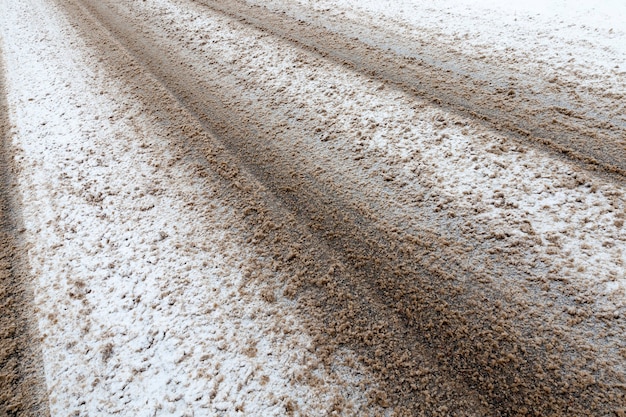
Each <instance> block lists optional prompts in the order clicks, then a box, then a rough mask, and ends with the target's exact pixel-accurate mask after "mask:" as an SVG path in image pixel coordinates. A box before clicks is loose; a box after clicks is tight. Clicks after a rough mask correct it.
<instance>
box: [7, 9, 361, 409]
mask: <svg viewBox="0 0 626 417" xmlns="http://www.w3.org/2000/svg"><path fill="white" fill-rule="evenodd" d="M43 22H45V24H42V23H43ZM0 36H1V38H2V40H3V42H4V44H3V45H2V50H3V51H4V54H5V62H6V68H7V86H8V102H9V106H10V109H11V113H10V119H11V122H12V137H13V144H14V146H15V149H16V155H15V162H16V165H17V166H18V167H19V171H18V175H17V182H18V188H19V191H20V193H21V197H22V199H23V213H22V214H23V217H24V224H25V228H26V230H25V232H24V233H25V241H26V242H27V244H28V254H29V263H30V267H31V274H32V277H33V279H34V280H35V281H34V291H35V299H36V313H37V316H38V318H39V328H40V332H41V337H42V350H43V359H44V364H45V375H46V382H47V385H48V389H49V399H50V409H51V413H52V415H53V416H67V415H104V414H107V415H108V414H119V415H128V416H153V415H168V416H169V415H172V416H183V415H184V416H191V415H222V414H224V415H263V416H268V415H284V414H285V411H286V409H288V408H292V409H299V410H300V412H302V413H303V414H307V415H320V416H321V415H328V413H329V409H330V408H331V407H332V404H333V399H334V398H335V396H337V395H341V396H343V397H348V398H352V400H353V402H354V405H355V406H358V405H359V404H361V403H363V402H364V401H365V397H364V395H363V393H360V392H359V391H358V389H356V388H354V387H353V386H352V383H353V382H354V381H355V379H354V378H357V379H358V377H359V373H358V371H355V372H356V373H355V374H354V375H347V374H346V375H343V376H341V377H340V376H337V375H328V374H327V373H326V372H325V371H324V369H323V368H322V367H321V366H319V364H318V362H317V359H316V357H315V355H314V353H312V346H311V341H310V340H309V339H308V337H307V335H306V334H303V333H302V331H301V329H300V327H299V325H298V323H297V321H296V320H295V318H294V316H293V314H291V313H290V310H289V306H282V307H280V308H279V307H277V305H276V304H274V305H270V304H268V303H266V302H264V301H263V300H261V299H259V298H257V297H258V295H256V294H253V295H250V294H247V293H246V292H245V291H244V292H242V291H241V288H240V287H241V286H242V284H243V277H242V271H243V270H244V269H245V265H246V264H247V263H248V262H250V260H252V259H254V257H255V253H254V249H253V248H250V247H249V245H247V244H246V243H245V242H243V241H242V240H241V238H240V237H239V236H238V233H237V229H236V227H234V226H233V225H232V222H233V218H232V216H231V211H230V209H229V207H228V206H226V205H224V204H223V202H220V201H217V200H216V199H215V198H214V197H213V194H214V191H213V187H214V184H211V183H210V182H208V181H207V180H206V179H203V178H200V177H199V176H198V175H197V174H196V173H195V172H194V170H193V169H192V168H191V167H189V166H187V165H186V164H185V163H184V162H182V161H180V160H179V158H176V155H175V154H174V153H175V151H173V150H172V148H171V145H170V144H169V143H168V142H167V139H166V133H167V132H166V130H165V128H159V127H157V126H154V123H153V121H151V120H150V119H149V118H148V116H145V115H143V114H142V109H141V107H140V105H139V104H138V103H135V102H133V99H132V97H128V96H125V95H123V94H122V93H120V91H119V89H118V88H117V87H116V81H115V80H112V79H109V78H107V76H106V74H105V73H104V72H103V71H102V70H101V69H100V68H98V67H97V66H95V63H96V62H97V57H96V56H93V55H90V53H89V51H84V50H81V49H83V48H84V46H83V45H82V44H81V41H80V39H78V38H77V36H76V34H75V32H74V31H73V30H72V29H71V28H70V27H69V25H68V24H67V23H66V21H65V20H64V19H63V17H62V16H61V15H60V14H59V12H58V11H57V9H55V7H54V6H53V5H51V4H50V2H47V1H44V0H31V1H26V2H3V3H2V6H1V7H0ZM298 375H310V376H311V377H313V378H314V379H315V380H316V381H317V383H316V386H313V385H307V383H306V379H305V382H302V378H298ZM297 381H300V382H297Z"/></svg>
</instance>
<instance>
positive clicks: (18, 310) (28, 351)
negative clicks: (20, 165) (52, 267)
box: [0, 49, 49, 416]
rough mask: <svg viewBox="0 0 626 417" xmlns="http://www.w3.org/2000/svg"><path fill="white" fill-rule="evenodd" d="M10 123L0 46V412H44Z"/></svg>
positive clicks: (45, 408) (13, 414) (7, 414)
mask: <svg viewBox="0 0 626 417" xmlns="http://www.w3.org/2000/svg"><path fill="white" fill-rule="evenodd" d="M9 130H10V123H9V119H8V107H7V102H6V94H5V87H4V66H3V59H2V50H1V49H0V310H1V311H2V315H0V415H2V416H47V415H49V411H48V407H47V399H46V396H45V388H44V386H45V384H44V383H43V380H44V379H43V366H42V360H41V354H40V352H39V350H38V337H37V334H38V331H37V326H36V321H35V320H34V318H33V317H32V311H33V308H34V306H33V303H32V294H31V288H30V279H29V278H30V277H29V276H28V275H27V274H25V273H24V272H23V271H25V270H26V268H24V266H23V265H22V262H23V259H26V257H25V255H24V253H23V251H22V249H21V247H20V237H19V233H20V232H19V231H20V230H21V229H22V227H21V226H20V225H21V220H20V214H19V213H20V211H19V210H20V209H19V205H18V204H17V202H16V199H15V196H14V194H13V191H12V189H13V172H14V170H15V167H13V164H12V158H11V155H12V151H11V145H10V133H9Z"/></svg>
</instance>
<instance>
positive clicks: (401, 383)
mask: <svg viewBox="0 0 626 417" xmlns="http://www.w3.org/2000/svg"><path fill="white" fill-rule="evenodd" d="M116 7H117V5H116V4H115V2H95V1H89V0H85V1H78V0H75V1H70V2H68V3H66V4H65V8H66V11H67V14H68V16H69V17H70V19H71V20H72V21H73V22H74V24H75V26H76V27H77V28H78V29H79V31H81V33H82V34H83V35H84V37H85V39H86V40H87V42H88V44H90V45H91V46H93V47H94V48H98V50H99V51H100V52H101V56H102V57H103V62H105V64H106V65H107V67H108V70H109V71H111V72H112V74H114V75H115V76H116V77H118V78H120V79H123V80H124V82H125V84H126V85H127V88H128V89H129V90H130V91H133V92H134V94H136V95H137V96H138V97H139V98H141V99H142V101H143V102H144V103H145V105H146V107H147V108H148V109H150V111H153V112H154V113H155V114H162V117H163V120H164V123H167V124H168V125H174V126H178V129H179V131H180V138H179V139H178V143H179V144H180V146H181V147H184V148H187V149H190V150H191V152H192V154H194V155H195V157H196V158H197V159H198V165H199V166H200V167H202V169H206V170H210V171H212V172H216V173H218V175H220V177H221V181H223V185H224V186H223V190H224V191H223V192H224V198H226V199H228V200H229V201H231V202H236V203H234V204H236V205H237V208H238V209H239V211H240V213H241V215H242V222H243V223H244V224H246V225H247V226H248V228H249V234H250V236H249V238H250V239H251V240H252V241H255V242H256V243H257V244H258V245H259V247H262V248H265V249H264V250H265V251H266V254H267V259H270V260H271V263H272V264H274V265H275V267H276V268H280V269H282V270H285V271H288V272H289V273H290V275H291V276H292V277H293V278H292V280H290V281H289V282H284V283H282V285H280V286H278V287H277V288H276V293H277V294H279V295H282V296H285V297H287V298H290V299H293V300H294V301H296V302H297V303H298V306H299V308H300V309H301V311H302V315H303V317H305V318H306V321H307V323H308V326H309V329H310V332H311V333H312V334H313V335H315V337H316V341H317V349H318V350H319V351H320V352H322V353H323V352H326V355H327V358H328V360H329V361H330V358H332V353H333V352H334V351H336V350H337V349H339V348H349V349H351V350H353V351H355V352H356V353H357V354H358V355H359V357H360V360H361V361H362V362H363V363H364V364H366V365H367V366H368V367H369V368H370V369H372V371H373V373H374V374H376V375H377V376H378V377H379V379H380V382H381V386H382V387H383V391H381V392H380V393H378V394H376V395H375V396H374V397H373V398H372V401H374V402H376V403H378V404H379V405H382V406H393V407H395V408H396V410H398V411H399V414H406V415H414V414H418V413H420V412H427V413H429V414H439V415H473V414H478V415H513V414H527V415H528V414H534V415H546V414H562V415H566V414H568V413H570V414H572V413H573V414H579V415H586V414H594V413H599V412H602V411H606V410H614V409H615V407H617V406H618V405H619V404H620V403H621V402H622V401H623V393H622V392H621V391H620V388H619V387H617V386H615V385H611V384H610V383H608V382H606V381H611V380H612V379H613V375H611V374H610V373H611V370H610V369H609V370H608V371H609V372H608V374H609V376H608V377H607V380H606V381H605V380H603V381H599V382H594V383H592V384H590V383H587V382H585V380H584V379H581V378H579V376H580V375H581V374H582V373H585V372H587V369H588V368H590V367H593V366H597V364H595V363H591V364H590V363H589V362H588V361H589V360H590V356H589V353H588V352H583V351H581V350H579V348H578V347H577V346H576V345H575V343H574V341H573V340H572V339H568V337H567V335H565V336H564V337H563V338H560V336H561V335H559V337H555V335H554V334H553V335H552V336H551V337H550V336H549V333H550V331H551V330H553V329H551V328H544V329H543V330H541V331H539V333H541V334H542V335H543V336H545V337H546V338H547V339H548V340H550V342H549V344H537V343H535V342H534V334H533V330H535V329H536V325H537V324H538V323H537V319H536V318H528V316H527V315H526V314H525V313H524V308H525V306H524V305H523V304H521V303H520V302H519V300H518V299H517V298H516V297H517V295H516V294H509V293H503V292H502V291H500V289H498V288H497V287H495V286H493V287H492V286H490V285H488V283H489V282H490V277H491V276H494V275H497V274H498V273H501V272H507V273H512V271H511V269H510V267H507V268H509V269H506V268H505V267H504V266H503V267H502V268H503V269H498V267H497V266H494V267H493V269H490V268H486V269H485V268H483V269H480V268H476V267H475V266H472V265H471V264H470V266H467V263H466V262H465V260H464V259H463V256H464V255H463V250H464V249H466V248H464V247H463V246H461V245H456V244H455V243H454V242H450V241H449V240H446V239H443V238H441V237H440V236H438V235H437V233H433V232H429V231H426V230H421V231H419V233H418V232H413V233H409V232H407V231H406V230H402V229H401V228H399V227H397V226H396V225H394V224H391V223H386V222H385V220H384V219H383V220H381V219H380V218H379V216H378V215H377V213H376V212H375V211H373V210H372V206H371V205H368V204H365V203H364V202H363V201H359V199H358V194H355V192H353V191H350V190H346V187H344V186H342V184H341V183H338V182H337V181H330V180H329V179H328V176H325V174H323V173H322V172H320V171H319V170H318V169H317V168H316V167H315V166H314V165H315V164H312V163H310V161H309V162H307V160H306V158H307V157H306V156H304V157H303V156H302V155H296V154H287V153H285V151H284V149H282V148H281V147H280V146H279V145H277V144H275V143H273V140H272V138H273V136H274V135H275V132H276V127H277V126H275V125H272V124H271V123H270V122H268V121H267V120H266V121H265V122H263V121H262V120H258V119H255V118H254V117H253V116H251V114H250V113H249V112H250V110H248V111H245V110H243V104H242V103H241V102H236V101H235V100H234V99H233V97H232V94H233V91H235V90H228V89H226V88H225V87H224V86H223V85H215V84H211V83H209V82H208V81H207V80H205V79H203V78H202V77H198V75H197V74H196V73H195V72H194V70H193V68H191V67H190V66H188V65H186V62H185V60H184V59H182V57H181V56H179V55H178V51H176V50H168V49H167V48H166V47H165V46H164V44H162V43H161V41H162V39H158V38H154V37H152V34H151V33H150V32H149V29H148V28H142V27H141V26H140V25H139V24H137V22H139V21H140V19H139V18H137V20H133V19H131V18H130V17H128V16H125V15H124V14H123V13H119V10H118V9H117V8H116ZM152 77H154V78H152ZM146 79H152V82H151V83H146ZM181 107H182V108H184V109H185V110H186V112H188V114H189V115H191V116H192V117H193V118H194V119H195V120H196V122H197V123H198V124H199V126H201V128H199V129H198V128H197V127H192V126H189V125H188V123H187V122H186V121H185V120H186V119H185V117H188V116H185V115H178V114H177V112H180V108H181ZM253 110H254V109H253ZM270 121H271V120H270ZM300 133H302V132H300ZM303 158H304V159H303ZM346 181H347V180H346ZM513 272H515V271H513ZM517 273H520V272H519V271H517ZM251 279H264V278H263V277H258V276H254V274H252V276H251ZM481 282H483V283H484V284H479V283H481ZM496 301H498V302H497V303H496ZM542 308H547V307H542ZM566 356H567V357H568V359H567V360H564V358H565V357H566ZM555 360H556V363H558V366H552V365H553V364H554V363H555ZM591 360H592V362H593V359H591ZM329 366H332V363H329Z"/></svg>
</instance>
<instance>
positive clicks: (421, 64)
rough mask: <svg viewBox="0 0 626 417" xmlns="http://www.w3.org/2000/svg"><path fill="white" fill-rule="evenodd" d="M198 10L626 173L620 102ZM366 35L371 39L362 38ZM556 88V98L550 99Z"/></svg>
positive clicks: (380, 39)
mask: <svg viewBox="0 0 626 417" xmlns="http://www.w3.org/2000/svg"><path fill="white" fill-rule="evenodd" d="M197 3H199V4H202V5H204V6H206V7H207V8H209V9H210V10H213V11H215V12H219V13H223V14H225V15H227V16H230V17H232V18H234V19H237V20H240V21H242V22H245V23H246V24H248V25H252V26H254V27H256V28H258V29H259V30H262V31H264V32H267V33H270V34H272V35H273V36H277V37H279V38H281V39H284V40H287V41H289V42H291V43H292V44H294V45H295V46H296V47H298V48H304V49H306V50H309V51H312V52H315V53H317V54H319V55H320V56H323V57H324V58H326V59H330V60H333V61H334V62H337V63H339V64H342V65H345V66H346V67H348V68H349V69H350V70H353V71H357V72H359V73H361V74H365V75H367V76H371V77H373V78H375V79H378V80H382V81H385V82H388V83H389V85H390V86H392V87H394V88H397V89H399V90H402V91H405V92H408V93H411V94H414V95H415V96H416V97H419V98H423V99H426V100H428V101H430V102H432V103H435V104H436V105H437V106H439V107H441V108H443V109H446V110H447V111H452V112H455V113H458V114H460V115H463V116H468V117H472V118H474V119H475V120H477V121H481V122H482V123H483V124H484V125H485V126H487V127H489V128H491V129H494V130H496V131H498V132H501V133H503V134H505V135H508V136H511V137H514V138H516V139H518V140H520V141H521V142H523V143H526V144H529V145H535V146H539V147H541V148H543V149H551V150H552V151H553V152H555V153H556V154H557V155H564V156H566V157H568V158H570V159H571V160H574V161H578V162H579V163H582V164H583V166H585V167H587V168H592V169H597V170H600V171H604V172H607V173H610V174H617V177H616V178H619V179H620V180H623V176H624V175H625V174H626V146H625V145H626V144H625V143H624V139H623V138H624V137H625V135H626V121H625V120H624V119H623V118H619V117H615V116H612V115H611V114H610V113H611V112H612V110H613V109H615V108H616V106H617V105H620V106H623V102H624V100H623V97H622V98H621V99H619V98H618V99H616V98H615V97H612V96H611V97H599V96H598V97H596V98H595V99H594V102H593V103H591V102H584V101H582V100H581V99H580V97H579V93H581V91H582V90H584V88H582V87H580V86H572V85H570V84H568V83H566V82H563V83H560V82H559V81H558V80H556V79H551V80H542V79H535V80H531V79H529V78H528V77H527V76H524V75H523V74H521V73H517V72H514V71H513V72H510V71H509V72H507V73H506V74H505V73H503V71H504V69H503V68H494V67H492V66H490V65H489V64H486V63H481V62H472V60H470V59H468V61H467V62H464V63H463V65H465V66H467V68H461V65H455V63H454V62H453V63H450V62H449V61H444V60H442V59H441V58H440V57H438V55H437V54H438V53H441V51H437V47H436V45H431V46H429V47H428V48H422V50H421V51H419V52H407V53H406V55H405V54H403V53H401V52H396V51H403V50H412V48H413V46H412V45H407V44H405V43H403V42H406V41H403V40H402V39H399V38H397V37H396V38H394V36H393V35H389V34H386V33H385V32H384V30H380V29H372V28H368V27H365V26H363V27H362V26H359V25H358V24H355V23H354V22H349V21H341V20H339V21H337V22H338V23H337V22H334V24H335V25H344V26H345V29H346V32H345V33H342V32H340V31H339V30H335V29H334V28H333V29H327V28H325V27H323V26H321V25H317V24H312V23H310V22H306V21H304V20H301V19H294V18H291V17H289V16H287V15H285V13H279V12H273V11H272V10H269V9H268V8H265V7H262V6H258V5H250V4H247V3H246V2H245V1H241V0H234V1H226V2H224V1H216V0H198V1H197ZM342 29H343V28H342ZM372 31H373V33H375V35H376V36H375V35H374V34H372V35H371V36H370V37H368V35H363V34H364V33H365V34H367V33H372ZM431 41H434V42H436V40H433V39H431ZM457 59H461V58H457ZM505 75H506V76H505ZM491 76H493V79H491V80H489V77H491ZM486 78H487V79H486ZM505 79H506V80H508V81H507V82H506V83H505V84H506V86H505V87H506V88H504V87H503V84H502V83H503V81H502V80H505ZM501 84H502V85H501ZM555 86H556V87H557V89H558V91H559V93H558V94H556V93H555V94H552V93H550V91H551V90H552V89H554V88H555Z"/></svg>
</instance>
